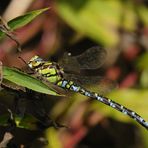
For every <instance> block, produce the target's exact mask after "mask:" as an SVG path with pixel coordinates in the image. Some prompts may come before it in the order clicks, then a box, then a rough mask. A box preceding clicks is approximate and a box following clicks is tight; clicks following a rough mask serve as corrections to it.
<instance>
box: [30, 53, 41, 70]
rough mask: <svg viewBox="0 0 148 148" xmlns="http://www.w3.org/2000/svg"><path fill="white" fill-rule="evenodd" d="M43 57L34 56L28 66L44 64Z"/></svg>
mask: <svg viewBox="0 0 148 148" xmlns="http://www.w3.org/2000/svg"><path fill="white" fill-rule="evenodd" d="M43 62H44V61H43V59H42V58H40V57H39V56H37V55H35V56H34V57H32V58H31V59H30V61H29V62H28V66H29V67H30V68H36V67H39V66H40V65H42V63H43Z"/></svg>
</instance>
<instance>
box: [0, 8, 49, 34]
mask: <svg viewBox="0 0 148 148" xmlns="http://www.w3.org/2000/svg"><path fill="white" fill-rule="evenodd" d="M48 9H49V8H44V9H39V10H35V11H31V12H28V13H26V14H25V15H22V16H18V17H16V18H14V19H12V20H10V21H9V22H8V23H7V25H8V26H9V27H10V29H12V30H14V29H17V28H20V27H22V26H24V25H26V24H28V23H30V22H31V21H32V20H33V19H35V18H36V17H37V16H38V15H39V14H41V13H43V12H44V11H46V10H48ZM2 35H4V33H3V32H2V31H0V37H1V36H2Z"/></svg>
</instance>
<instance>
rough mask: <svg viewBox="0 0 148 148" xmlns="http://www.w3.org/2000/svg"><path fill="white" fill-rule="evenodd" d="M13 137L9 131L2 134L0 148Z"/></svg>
mask: <svg viewBox="0 0 148 148" xmlns="http://www.w3.org/2000/svg"><path fill="white" fill-rule="evenodd" d="M12 138H13V135H12V134H11V133H10V132H6V133H5V134H4V137H3V140H2V141H1V143H0V148H6V147H7V144H8V143H9V141H10V140H11V139H12Z"/></svg>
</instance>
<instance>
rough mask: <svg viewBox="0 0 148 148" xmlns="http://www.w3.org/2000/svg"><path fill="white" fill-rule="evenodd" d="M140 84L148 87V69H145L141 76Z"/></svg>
mask: <svg viewBox="0 0 148 148" xmlns="http://www.w3.org/2000/svg"><path fill="white" fill-rule="evenodd" d="M140 84H141V86H142V87H144V88H148V69H145V70H143V72H142V74H141V77H140Z"/></svg>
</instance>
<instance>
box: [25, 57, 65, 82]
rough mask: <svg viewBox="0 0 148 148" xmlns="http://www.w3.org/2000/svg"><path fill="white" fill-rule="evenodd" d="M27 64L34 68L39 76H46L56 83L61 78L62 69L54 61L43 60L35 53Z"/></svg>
mask: <svg viewBox="0 0 148 148" xmlns="http://www.w3.org/2000/svg"><path fill="white" fill-rule="evenodd" d="M28 66H29V67H30V68H31V69H34V70H35V71H36V72H37V73H39V74H40V75H41V76H43V77H46V79H47V80H48V81H49V82H51V83H54V84H56V83H57V82H58V81H60V80H62V78H63V73H64V72H63V69H62V68H61V67H60V66H59V65H58V64H57V63H55V62H50V61H44V60H43V59H41V58H40V57H38V56H37V55H35V56H34V57H32V58H31V60H30V61H29V62H28Z"/></svg>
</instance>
